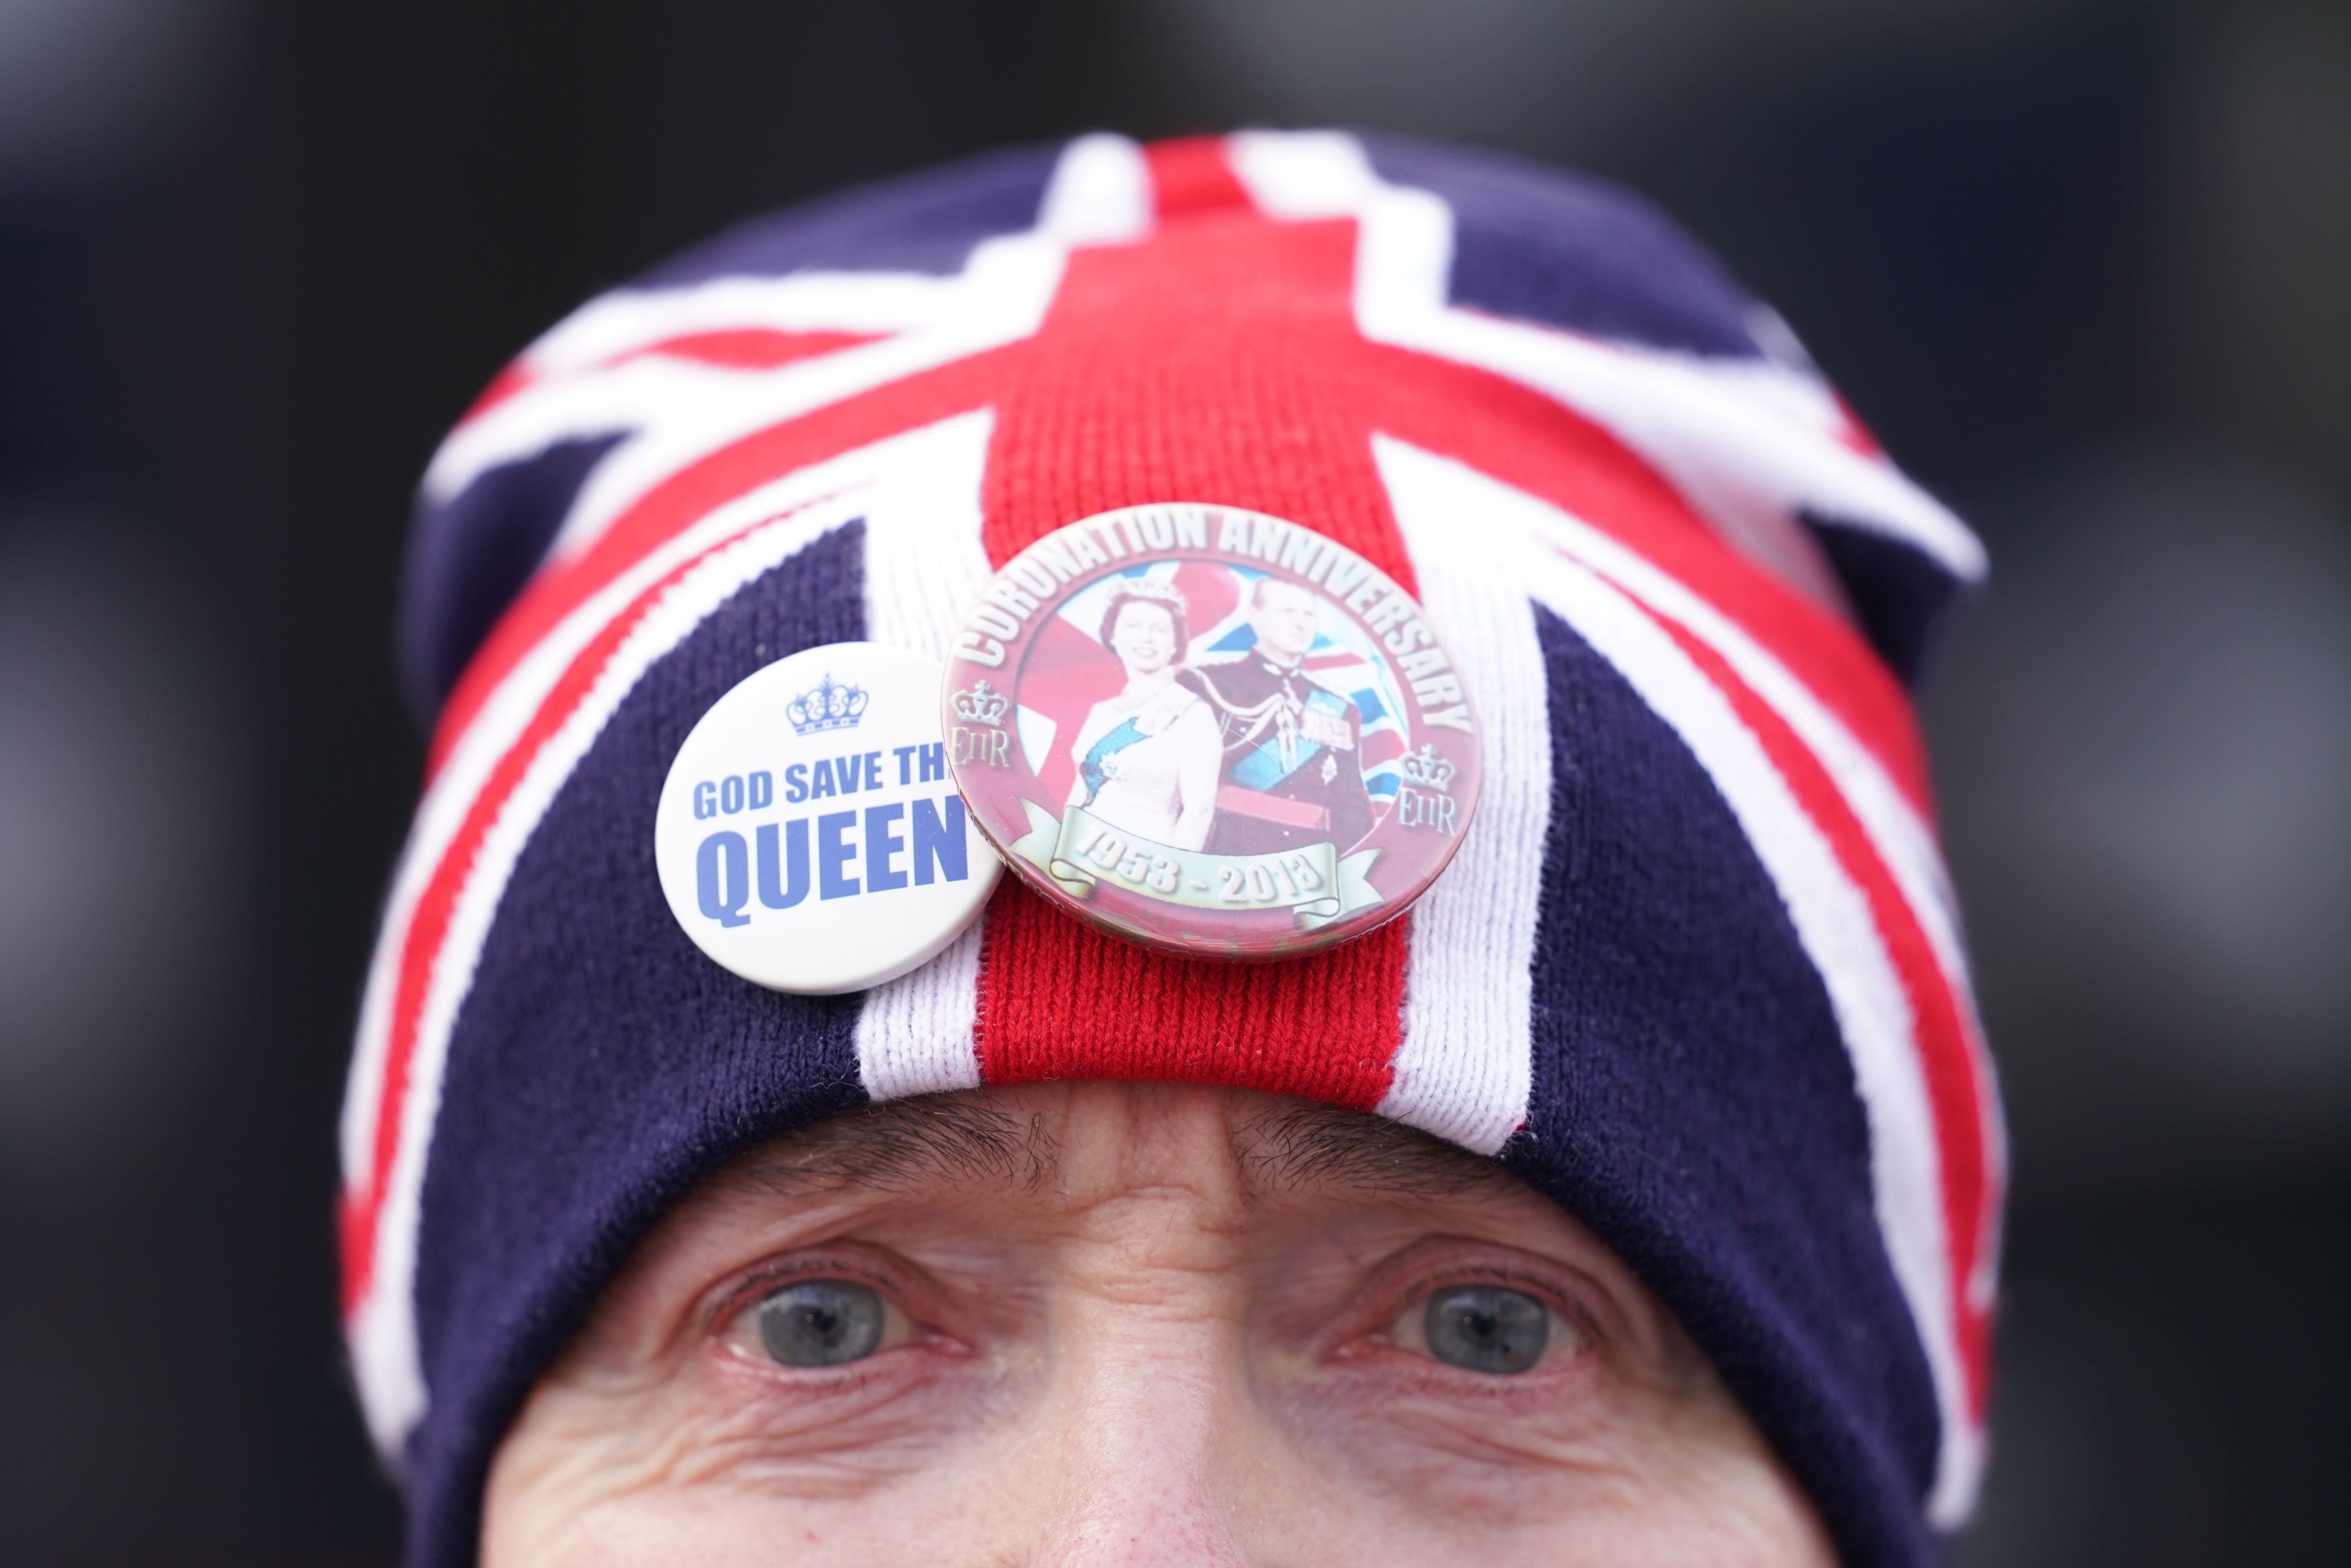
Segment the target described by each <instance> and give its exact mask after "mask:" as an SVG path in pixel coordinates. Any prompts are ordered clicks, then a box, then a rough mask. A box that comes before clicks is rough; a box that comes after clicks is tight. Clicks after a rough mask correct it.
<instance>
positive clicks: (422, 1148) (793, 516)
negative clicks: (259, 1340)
mask: <svg viewBox="0 0 2351 1568" xmlns="http://www.w3.org/2000/svg"><path fill="white" fill-rule="evenodd" d="M855 515H856V513H855V509H854V507H853V506H850V505H845V504H843V502H841V501H840V500H834V501H832V502H830V503H824V504H818V505H815V506H811V507H809V508H807V509H806V510H804V511H799V512H795V513H790V514H786V515H784V516H781V517H775V518H773V520H771V521H768V522H765V523H761V524H756V525H754V526H752V527H751V528H750V529H748V530H747V532H745V533H743V534H742V535H741V536H740V537H739V538H737V539H735V540H733V541H732V542H730V543H727V544H726V545H721V546H719V547H718V548H717V549H716V550H714V551H713V552H712V553H711V554H710V555H709V556H707V557H706V558H705V559H704V560H703V561H701V562H700V563H699V564H697V565H695V566H693V567H692V568H690V569H689V570H688V571H687V572H686V573H685V574H684V576H682V577H680V578H679V579H678V580H677V582H676V583H674V585H672V586H671V587H668V588H667V589H664V590H663V591H662V592H661V594H660V597H658V598H656V599H655V600H654V601H653V605H652V606H651V607H649V608H648V609H647V611H646V613H645V615H644V617H643V619H642V620H641V621H640V622H639V623H638V624H637V626H636V628H634V629H633V630H632V631H631V632H630V633H629V634H628V636H627V637H626V638H625V639H623V640H622V642H621V644H620V646H619V647H618V648H617V649H614V650H613V651H612V654H611V658H610V659H607V660H606V661H605V662H604V664H603V666H602V668H601V670H599V671H598V672H597V675H596V679H595V681H594V684H593V685H592V686H591V687H590V689H589V691H588V692H587V694H586V695H585V696H584V697H582V698H581V700H580V703H579V705H578V706H577V707H576V708H574V709H573V710H572V711H571V712H570V713H569V715H568V716H567V717H566V718H565V719H564V721H563V722H562V724H561V725H560V727H559V728H558V729H557V730H556V732H554V733H553V734H552V735H550V736H549V737H548V739H547V740H546V741H545V742H543V743H542V744H541V745H540V746H539V747H538V751H537V752H536V753H535V754H534V755H533V756H532V758H531V761H530V763H529V765H528V768H527V769H525V771H524V773H523V775H522V778H521V779H520V780H519V781H518V782H517V784H516V785H515V788H514V791H513V793H512V794H509V795H508V796H507V801H506V803H505V805H503V806H502V807H501V808H500V810H499V812H498V815H497V818H496V821H495V823H494V824H493V825H492V826H491V827H490V829H489V832H488V833H487V834H486V836H485V837H484V838H483V840H482V844H481V847H480V849H479V851H478V852H477V853H476V854H475V857H474V861H473V864H472V865H471V866H470V867H467V870H466V874H465V884H464V887H463V888H462V889H461V890H460V892H459V893H458V896H457V898H456V902H455V908H454V909H453V910H452V911H451V914H450V918H449V928H448V930H447V933H446V934H445V935H444V938H443V939H442V943H441V948H440V950H439V951H438V952H437V953H435V954H434V958H433V961H432V965H431V971H430V974H431V978H430V980H429V981H428V982H427V988H426V992H425V996H424V1002H423V1008H422V1010H421V1013H420V1016H419V1019H418V1023H417V1028H416V1042H415V1046H414V1049H413V1054H412V1055H411V1057H410V1059H409V1069H408V1093H407V1096H406V1103H405V1104H403V1105H402V1106H401V1107H400V1118H401V1119H400V1141H399V1145H398V1149H397V1152H396V1153H395V1154H394V1156H393V1158H392V1173H391V1179H390V1181H389V1184H388V1187H387V1190H386V1191H385V1193H384V1195H383V1199H382V1208H381V1211H380V1213H379V1216H378V1218H377V1220H376V1231H375V1235H376V1251H375V1260H374V1267H373V1269H372V1270H371V1273H370V1277H369V1288H368V1292H367V1294H366V1295H365V1296H364V1297H363V1298H362V1299H361V1300H360V1303H359V1307H358V1310H357V1312H356V1313H355V1314H354V1315H353V1319H352V1323H351V1325H350V1340H351V1360H352V1366H353V1370H354V1372H355V1374H356V1378H357V1381H358V1383H359V1387H360V1403H361V1405H362V1407H364V1408H365V1410H366V1412H367V1417H368V1427H369V1430H370V1431H371V1434H372V1435H373V1436H374V1438H375V1440H376V1443H377V1445H378V1446H379V1447H380V1448H381V1449H384V1450H385V1451H386V1452H396V1451H397V1449H398V1445H399V1443H400V1441H401V1439H402V1438H404V1437H405V1436H406V1434H407V1432H408V1430H409V1429H410V1428H412V1427H413V1425H414V1423H415V1422H416V1420H417V1419H418V1418H419V1417H422V1416H423V1413H424V1409H425V1403H426V1392H425V1385H424V1376H423V1365H422V1360H421V1357H420V1355H419V1352H418V1346H417V1342H416V1323H415V1303H414V1285H415V1271H416V1245H417V1224H418V1220H419V1209H420V1206H421V1204H422V1201H423V1185H424V1168H425V1159H426V1152H427V1149H428V1148H429V1147H430V1145H431V1142H432V1134H433V1129H434V1124H435V1122H436V1120H437V1118H438V1116H439V1115H440V1109H441V1086H442V1081H443V1075H444V1068H445V1067H446V1065H447V1059H448V1053H449V1042H450V1037H451V1035H452V1034H453V1033H455V1027H456V1021H457V1013H458V1010H459V1009H460V1008H461V1007H462V1006H463V1005H464V1002H465V997H466V995H467V993H468V992H471V990H472V989H473V982H474V970H475V964H476V963H477V962H478V961H479V960H480V958H481V952H482V948H483V945H484V943H485V942H486V940H488V937H489V932H490V926H491V922H492V921H493V920H494V919H496V914H497V909H498V904H499V901H500V900H501V899H502V898H504V897H505V895H506V890H507V881H508V879H509V878H510V877H512V875H513V873H514V867H515V865H516V863H517V861H518V860H519V859H520V858H521V857H522V853H523V850H524V849H525V847H527V846H528V844H529V843H530V840H531V836H532V835H533V834H534V833H536V832H537V831H538V824H539V822H540V820H541V819H542V818H543V817H544V816H545V815H547V811H548V808H549V806H550V805H553V804H554V801H555V797H556V795H557V794H558V793H559V792H560V791H561V789H562V787H563V785H564V784H565V783H566V782H567V781H568V780H569V778H570V777H571V774H572V770H573V769H574V768H576V767H577V766H578V765H579V763H580V759H581V758H582V757H584V756H586V755H587V753H588V750H589V748H590V746H591V745H593V744H594V743H595V740H596V737H597V736H598V735H599V734H601V732H603V728H604V725H605V723H606V722H607V721H608V720H610V719H611V716H612V714H613V712H614V711H617V710H618V709H619V707H620V706H621V703H622V701H624V700H625V699H626V698H627V697H628V695H629V693H630V692H631V691H633V690H634V689H635V687H636V684H637V681H638V680H640V679H641V678H642V677H643V674H644V672H645V671H646V670H649V669H650V668H652V666H653V664H654V663H655V662H656V661H657V660H659V659H662V658H663V657H664V656H665V655H666V654H668V653H669V652H670V651H671V650H672V649H674V648H675V647H677V645H678V644H679V643H680V642H683V641H684V639H686V638H687V637H688V636H690V635H691V634H692V633H693V631H694V629H695V628H696V627H698V626H700V625H701V624H702V622H703V621H704V620H705V618H708V617H709V615H710V614H711V612H713V611H714V610H716V608H717V607H719V606H720V605H722V604H724V603H726V600H727V599H728V598H730V597H733V596H734V595H735V593H736V592H737V590H738V589H740V588H741V587H743V585H744V584H746V583H747V582H750V581H751V580H752V579H754V578H756V577H758V576H761V575H762V574H764V573H766V572H768V571H771V570H773V569H774V568H775V567H776V566H778V565H780V564H781V563H783V562H784V561H786V560H788V559H789V558H790V557H791V556H794V555H797V554H798V553H799V552H800V551H801V550H803V549H805V548H807V547H808V546H809V545H810V544H811V543H813V542H814V541H815V540H816V539H818V538H820V537H821V536H822V535H825V534H828V533H831V531H833V530H834V529H837V528H839V527H841V525H842V524H845V523H848V522H850V521H852V520H853V519H854V517H855Z"/></svg>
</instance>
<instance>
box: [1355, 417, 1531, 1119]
mask: <svg viewBox="0 0 2351 1568" xmlns="http://www.w3.org/2000/svg"><path fill="white" fill-rule="evenodd" d="M1388 444H1391V443H1385V442H1383V441H1379V440H1377V439H1375V440H1374V443H1373V446H1374V452H1375V453H1378V454H1380V455H1381V458H1382V461H1381V462H1380V475H1381V478H1382V479H1383V480H1384V482H1385V483H1386V485H1387V491H1388V500H1389V503H1390V504H1391V505H1392V506H1393V507H1394V509H1395V517H1396V524H1397V526H1398V528H1399V529H1400V530H1401V531H1402V533H1403V535H1404V539H1405V547H1406V548H1407V549H1408V550H1409V551H1410V552H1411V554H1412V560H1413V571H1414V574H1415V576H1417V577H1418V579H1419V583H1420V598H1421V603H1422V605H1423V606H1424V607H1426V610H1427V612H1428V617H1429V619H1430V620H1431V621H1432V622H1433V623H1434V624H1435V626H1436V628H1437V635H1438V636H1439V637H1441V638H1442V639H1444V642H1445V647H1446V649H1447V651H1448V652H1450V653H1451V654H1452V655H1453V658H1454V660H1455V662H1456V663H1457V664H1458V665H1459V666H1460V670H1461V675H1462V683H1463V684H1464V685H1466V686H1467V687H1468V689H1469V690H1470V691H1472V692H1473V693H1475V694H1476V700H1477V710H1476V711H1477V719H1478V733H1479V746H1480V747H1481V749H1482V758H1483V762H1484V767H1485V774H1484V782H1483V784H1482V785H1481V787H1480V790H1479V797H1478V810H1477V815H1475V816H1473V817H1472V818H1471V819H1470V822H1469V826H1468V829H1467V830H1466V832H1465V834H1464V836H1463V838H1462V841H1461V847H1460V849H1459V850H1458V852H1457V853H1456V855H1455V856H1454V858H1453V863H1452V865H1450V866H1448V867H1447V868H1446V869H1445V872H1444V874H1443V875H1441V876H1440V877H1437V882H1436V884H1435V885H1434V886H1433V887H1431V888H1429V890H1428V892H1427V893H1426V895H1425V896H1423V897H1422V898H1421V900H1420V901H1419V902H1418V903H1416V904H1415V905H1414V906H1413V907H1412V913H1411V915H1410V916H1409V917H1408V919H1410V921H1411V928H1410V929H1411V945H1410V950H1409V953H1408V956H1407V960H1406V963H1407V968H1406V971H1405V1001H1404V1038H1403V1041H1402V1043H1401V1044H1399V1045H1398V1046H1397V1048H1396V1054H1395V1062H1394V1070H1395V1081H1394V1083H1393V1084H1392V1085H1391V1086H1390V1087H1389V1089H1388V1092H1387V1094H1386V1096H1384V1098H1382V1100H1381V1101H1380V1104H1379V1113H1380V1115H1382V1116H1391V1117H1394V1118H1395V1120H1397V1121H1400V1122H1404V1123H1405V1124H1406V1125H1408V1126H1411V1127H1419V1128H1420V1129H1422V1130H1423V1131H1425V1132H1429V1133H1433V1134H1435V1135H1436V1136H1437V1137H1441V1138H1445V1139H1447V1140H1448V1141H1450V1142H1453V1143H1457V1144H1459V1145H1461V1146H1462V1147H1465V1148H1470V1149H1475V1150H1476V1151H1477V1152H1479V1154H1492V1153H1494V1152H1495V1151H1497V1150H1498V1149H1499V1148H1500V1147H1502V1145H1503V1143H1504V1142H1505V1141H1507V1140H1508V1139H1509V1137H1510V1135H1511V1134H1512V1133H1514V1132H1516V1131H1518V1130H1519V1128H1520V1127H1521V1126H1523V1125H1524V1124H1525V1122H1526V1119H1527V1096H1528V1095H1529V1094H1530V1093H1531V1091H1532V1087H1533V1078H1534V1066H1533V1060H1532V1056H1531V1033H1530V1031H1531V1019H1532V1015H1533V1008H1534V943H1535V926H1536V923H1537V920H1538V919H1539V917H1540V912H1541V898H1542V869H1543V844H1544V841H1545V839H1546V837H1547V836H1548V834H1549V830H1550V823H1551V796H1552V754H1551V712H1550V703H1549V697H1548V687H1547V682H1546V680H1545V677H1544V671H1543V657H1542V647H1541V643H1540V642H1538V641H1537V639H1536V637H1535V620H1534V612H1533V609H1532V607H1531V606H1530V605H1529V604H1528V602H1527V593H1526V585H1525V584H1524V583H1523V582H1520V581H1518V580H1516V579H1514V578H1513V577H1512V576H1511V575H1510V564H1509V562H1508V561H1507V560H1506V559H1504V558H1502V557H1501V556H1499V554H1498V553H1497V552H1498V548H1499V546H1501V545H1502V544H1503V543H1504V541H1503V540H1502V539H1501V538H1500V537H1499V536H1498V535H1495V534H1494V533H1493V532H1492V531H1490V530H1487V529H1482V528H1479V527H1478V526H1476V525H1475V524H1471V525H1468V526H1464V525H1463V524H1462V519H1461V518H1460V516H1459V514H1458V508H1457V507H1456V506H1455V505H1454V504H1452V502H1451V501H1450V500H1449V499H1447V498H1444V497H1442V496H1439V495H1437V494H1435V493H1432V492H1431V490H1430V489H1429V487H1428V486H1426V485H1416V484H1413V483H1398V481H1397V476H1396V475H1395V473H1394V472H1391V471H1390V467H1389V464H1388V463H1387V462H1386V461H1385V451H1386V447H1387V445H1388Z"/></svg>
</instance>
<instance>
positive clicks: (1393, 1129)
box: [1234, 1100, 1510, 1199]
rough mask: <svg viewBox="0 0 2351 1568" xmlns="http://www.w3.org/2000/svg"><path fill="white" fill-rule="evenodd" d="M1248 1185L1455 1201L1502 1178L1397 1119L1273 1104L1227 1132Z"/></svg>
mask: <svg viewBox="0 0 2351 1568" xmlns="http://www.w3.org/2000/svg"><path fill="white" fill-rule="evenodd" d="M1234 1144H1235V1148H1236V1152H1237V1153H1238V1155H1239V1157H1240V1161H1241V1168H1242V1169H1243V1171H1244V1172H1245V1173H1246V1175H1247V1178H1248V1180H1249V1185H1250V1186H1251V1187H1252V1188H1253V1189H1257V1190H1259V1191H1261V1192H1273V1191H1280V1192H1287V1191H1296V1190H1298V1189H1301V1188H1309V1187H1321V1188H1333V1187H1344V1188H1353V1189H1355V1190H1357V1191H1359V1192H1365V1193H1373V1194H1377V1195H1379V1196H1382V1197H1388V1198H1416V1199H1448V1198H1460V1197H1463V1196H1466V1195H1467V1194H1469V1193H1471V1192H1475V1191H1477V1190H1479V1189H1481V1188H1488V1187H1492V1186H1494V1185H1496V1184H1498V1183H1499V1184H1505V1185H1507V1184H1508V1182H1509V1180H1510V1179H1509V1178H1508V1177H1507V1176H1506V1175H1504V1173H1503V1172H1502V1170H1501V1168H1499V1166H1496V1165H1494V1164H1493V1163H1492V1162H1491V1161H1489V1160H1485V1159H1480V1158H1479V1157H1478V1156H1476V1155H1474V1154H1471V1153H1469V1152H1468V1150H1467V1149H1462V1148H1457V1147H1454V1146H1453V1145H1451V1144H1449V1143H1445V1142H1443V1141H1441V1140H1439V1139H1437V1138H1435V1137H1430V1136H1429V1135H1428V1134H1426V1133H1425V1132H1422V1131H1420V1130H1418V1129H1417V1128H1415V1127H1405V1125H1404V1124H1402V1123H1401V1122H1392V1121H1389V1120H1387V1119H1386V1118H1385V1117H1384V1116H1373V1115H1370V1114H1369V1113H1367V1112H1364V1111H1354V1110H1349V1109H1347V1108H1346V1107H1344V1106H1326V1105H1318V1104H1315V1103H1313V1102H1311V1101H1302V1100H1286V1101H1281V1102H1278V1103H1277V1104H1275V1105H1274V1106H1271V1107H1270V1108H1269V1109H1267V1110H1266V1111H1264V1112H1263V1113H1261V1114H1259V1115H1258V1116H1251V1117H1249V1119H1247V1120H1246V1121H1243V1122H1242V1123H1241V1124H1240V1125H1239V1126H1238V1127H1236V1128H1235V1129H1234Z"/></svg>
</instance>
